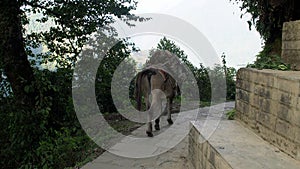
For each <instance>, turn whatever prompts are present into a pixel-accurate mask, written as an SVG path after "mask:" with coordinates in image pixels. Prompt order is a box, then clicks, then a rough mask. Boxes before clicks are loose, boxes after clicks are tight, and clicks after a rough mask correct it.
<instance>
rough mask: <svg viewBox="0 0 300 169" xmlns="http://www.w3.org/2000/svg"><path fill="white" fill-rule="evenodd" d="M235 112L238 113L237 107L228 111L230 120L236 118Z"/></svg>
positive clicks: (227, 114)
mask: <svg viewBox="0 0 300 169" xmlns="http://www.w3.org/2000/svg"><path fill="white" fill-rule="evenodd" d="M235 113H236V110H235V109H232V110H230V111H228V112H227V113H226V116H227V118H228V120H234V118H235Z"/></svg>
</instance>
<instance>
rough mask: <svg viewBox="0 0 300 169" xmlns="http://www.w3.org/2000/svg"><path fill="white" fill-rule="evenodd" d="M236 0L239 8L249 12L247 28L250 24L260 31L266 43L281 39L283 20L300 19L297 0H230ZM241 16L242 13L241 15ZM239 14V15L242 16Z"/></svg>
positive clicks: (299, 3) (299, 4)
mask: <svg viewBox="0 0 300 169" xmlns="http://www.w3.org/2000/svg"><path fill="white" fill-rule="evenodd" d="M230 1H234V2H237V3H238V4H239V5H240V9H241V10H242V11H245V13H249V14H251V16H252V18H251V20H249V21H248V24H249V28H250V29H251V27H252V25H254V26H255V28H256V30H257V31H258V32H259V33H260V35H261V36H262V37H263V39H264V40H265V41H266V44H267V45H268V44H272V43H273V42H274V41H275V40H277V39H281V33H282V26H283V23H284V22H287V21H293V20H298V19H300V11H299V9H298V7H299V6H300V2H299V1H298V0H272V1H269V0H263V1H262V0H230ZM242 16H243V15H242ZM242 16H241V17H242Z"/></svg>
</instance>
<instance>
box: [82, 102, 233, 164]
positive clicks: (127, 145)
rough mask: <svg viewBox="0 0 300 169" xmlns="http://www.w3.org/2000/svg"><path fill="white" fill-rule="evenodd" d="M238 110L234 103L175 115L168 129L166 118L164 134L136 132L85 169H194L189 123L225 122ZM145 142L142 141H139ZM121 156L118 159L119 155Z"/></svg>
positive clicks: (140, 130) (162, 125) (162, 131)
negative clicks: (229, 114)
mask: <svg viewBox="0 0 300 169" xmlns="http://www.w3.org/2000/svg"><path fill="white" fill-rule="evenodd" d="M232 108H234V102H227V103H225V104H219V105H215V106H212V107H205V108H200V109H197V110H192V111H186V112H182V113H180V115H179V117H178V115H177V114H173V115H172V117H173V119H174V120H176V121H175V123H174V124H173V125H172V126H168V125H167V123H166V119H165V118H166V117H163V118H162V120H161V130H160V131H155V132H154V137H153V138H147V137H145V129H146V128H145V126H142V127H140V128H139V129H137V130H135V131H134V132H133V133H132V135H131V137H130V138H124V139H123V140H121V141H120V142H119V143H117V144H116V145H114V146H113V147H111V149H110V150H109V151H110V152H113V153H114V154H112V153H110V152H108V151H106V152H104V153H103V154H102V155H100V156H99V157H98V158H97V159H95V160H94V161H92V162H90V163H88V164H86V165H85V166H83V167H82V168H83V169H192V167H191V166H190V164H189V159H188V158H187V157H188V156H187V154H188V138H187V137H188V136H187V135H186V134H185V133H186V132H188V129H189V128H190V124H189V121H194V120H195V118H196V120H198V119H202V120H203V119H205V118H217V119H219V118H224V112H227V111H228V110H230V109H232ZM135 138H141V139H135ZM115 154H117V155H115Z"/></svg>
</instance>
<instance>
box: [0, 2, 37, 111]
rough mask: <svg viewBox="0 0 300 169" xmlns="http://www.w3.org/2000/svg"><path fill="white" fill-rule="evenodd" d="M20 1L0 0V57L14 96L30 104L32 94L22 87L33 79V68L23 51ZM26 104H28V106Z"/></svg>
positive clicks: (24, 103) (21, 101)
mask: <svg viewBox="0 0 300 169" xmlns="http://www.w3.org/2000/svg"><path fill="white" fill-rule="evenodd" d="M18 3H20V1H17V0H1V2H0V39H1V44H0V57H1V62H2V63H1V64H2V65H1V67H2V68H3V70H4V73H5V75H6V76H7V78H8V81H9V82H10V85H11V88H12V91H13V93H14V97H15V98H16V100H17V102H18V103H20V104H22V105H28V104H29V105H32V104H33V103H34V98H32V97H33V95H32V94H29V93H26V92H25V90H24V88H25V86H29V85H31V84H32V82H33V80H34V75H33V69H32V67H31V66H30V63H29V61H28V57H27V54H26V52H25V45H24V44H25V43H24V37H23V34H22V22H21V14H22V13H21V12H22V11H21V10H20V4H18ZM29 105H28V106H29Z"/></svg>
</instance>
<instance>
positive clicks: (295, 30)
mask: <svg viewBox="0 0 300 169" xmlns="http://www.w3.org/2000/svg"><path fill="white" fill-rule="evenodd" d="M282 58H283V60H284V61H285V62H286V63H289V64H291V66H292V68H293V69H296V70H300V21H293V22H286V23H284V24H283V30H282Z"/></svg>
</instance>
